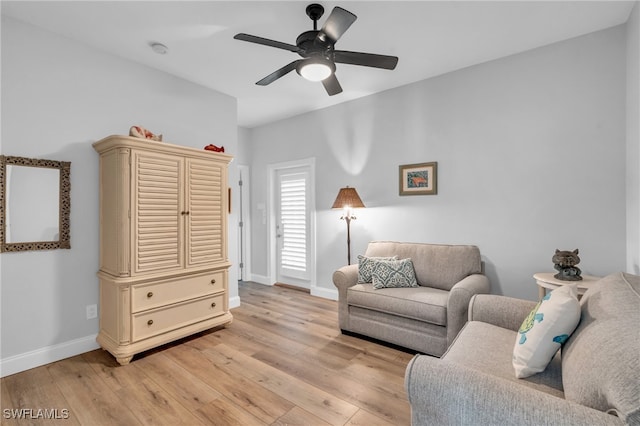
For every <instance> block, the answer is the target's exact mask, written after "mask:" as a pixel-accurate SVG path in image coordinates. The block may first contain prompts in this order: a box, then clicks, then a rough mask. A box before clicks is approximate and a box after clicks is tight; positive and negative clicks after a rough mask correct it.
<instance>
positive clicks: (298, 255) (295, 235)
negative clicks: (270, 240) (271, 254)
mask: <svg viewBox="0 0 640 426" xmlns="http://www.w3.org/2000/svg"><path fill="white" fill-rule="evenodd" d="M299 176H300V175H297V176H296V178H292V177H289V178H288V179H287V178H284V179H282V180H281V181H280V203H281V207H280V214H281V219H280V220H281V224H282V229H281V232H282V251H281V266H282V268H286V269H288V270H291V271H298V272H303V273H304V272H307V206H306V199H307V193H306V191H307V181H306V179H305V178H304V177H302V178H300V177H299Z"/></svg>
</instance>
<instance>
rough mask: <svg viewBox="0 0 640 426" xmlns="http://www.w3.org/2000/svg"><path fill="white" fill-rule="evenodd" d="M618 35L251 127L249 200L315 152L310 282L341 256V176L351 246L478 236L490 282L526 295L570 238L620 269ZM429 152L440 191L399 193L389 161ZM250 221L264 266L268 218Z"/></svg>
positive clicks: (621, 54) (324, 277) (262, 267)
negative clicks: (352, 207) (348, 202)
mask: <svg viewBox="0 0 640 426" xmlns="http://www.w3.org/2000/svg"><path fill="white" fill-rule="evenodd" d="M625 37H626V27H625V26H619V27H615V28H612V29H608V30H605V31H601V32H597V33H592V34H589V35H586V36H582V37H579V38H575V39H571V40H568V41H565V42H560V43H556V44H553V45H549V46H546V47H542V48H538V49H535V50H531V51H528V52H525V53H522V54H518V55H514V56H510V57H506V58H503V59H500V60H496V61H492V62H488V63H484V64H481V65H478V66H474V67H470V68H466V69H462V70H459V71H456V72H452V73H449V74H445V75H442V76H439V77H436V78H431V79H428V80H424V81H421V82H418V83H415V84H411V85H408V86H405V87H402V88H399V89H394V90H390V91H387V92H385V93H381V94H377V95H373V96H369V97H366V98H362V99H359V100H356V101H352V102H349V103H345V104H341V105H338V106H334V107H331V108H327V109H325V110H321V111H317V112H313V113H309V114H305V115H301V116H297V117H294V118H291V119H287V120H283V121H281V122H277V123H274V124H271V125H266V126H262V127H258V128H255V129H252V130H251V131H250V132H248V135H247V139H249V140H250V142H249V143H250V144H251V148H252V149H251V151H252V161H251V165H252V174H253V176H252V210H251V212H252V214H253V215H254V216H256V217H259V216H258V215H259V212H258V211H257V210H256V206H257V204H259V203H267V204H268V201H269V200H267V199H266V180H267V176H266V170H267V166H268V165H269V164H271V163H277V162H282V161H291V160H296V159H303V158H308V157H315V158H316V170H317V178H316V182H317V183H316V188H315V189H316V191H317V194H316V205H317V212H316V224H317V285H318V287H321V288H322V290H323V291H322V292H324V290H327V291H333V290H334V287H333V284H332V282H331V274H332V273H333V271H334V270H335V269H336V268H338V267H340V266H342V265H344V264H345V263H346V247H345V246H346V242H345V240H346V236H345V233H346V230H345V229H344V228H345V225H344V222H343V221H340V220H338V218H339V216H340V212H336V211H332V210H330V206H331V204H332V203H333V200H334V199H335V196H336V194H337V192H338V189H339V188H340V187H342V186H345V185H350V186H353V187H356V188H357V190H358V192H359V194H360V196H361V198H362V199H363V201H364V203H365V205H366V206H367V208H366V209H363V210H360V211H359V212H358V219H357V220H355V221H353V222H352V256H353V257H355V255H356V254H358V253H362V252H363V251H364V250H365V248H366V244H367V242H368V241H370V240H398V241H415V242H429V243H446V244H476V245H478V246H479V247H480V250H481V253H482V255H483V259H484V261H485V262H486V272H487V274H488V276H489V278H490V280H491V285H492V291H493V292H494V293H499V294H505V295H510V296H516V297H523V298H529V299H534V298H535V297H536V294H537V293H536V287H535V284H534V282H533V279H532V274H534V273H535V272H539V271H553V265H552V262H551V256H552V254H553V252H554V250H555V249H556V248H559V249H575V248H579V249H580V254H581V257H582V263H581V264H580V267H582V270H583V272H584V273H586V274H592V275H605V274H608V273H610V272H612V271H619V270H623V269H625V256H626V254H625V253H626V238H625V209H626V197H625V179H626V175H625V149H626V148H625V146H626V145H625V137H626V135H625V114H626V112H625V110H626V97H625V69H626V68H625V67H626V65H625V64H626V62H625V55H626V50H625ZM425 60H428V59H427V58H425ZM400 61H402V58H400ZM363 72H383V71H376V70H363ZM338 73H339V70H338ZM428 161H437V162H438V195H435V196H413V197H401V196H399V195H398V166H399V165H401V164H408V163H420V162H428ZM252 226H253V227H252V230H253V234H252V237H253V240H252V244H253V252H252V259H253V262H252V272H253V273H254V274H256V276H259V277H263V278H264V277H267V276H268V274H269V271H268V267H267V251H268V249H269V247H268V245H267V226H266V225H263V224H262V223H261V222H260V221H259V220H253V221H252Z"/></svg>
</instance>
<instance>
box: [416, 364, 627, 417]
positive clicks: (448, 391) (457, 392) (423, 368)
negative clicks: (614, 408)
mask: <svg viewBox="0 0 640 426" xmlns="http://www.w3.org/2000/svg"><path fill="white" fill-rule="evenodd" d="M405 389H406V391H407V396H408V398H409V403H410V404H411V417H412V424H414V425H429V424H433V425H435V424H449V425H456V424H457V425H560V424H561V425H587V424H589V425H596V424H597V425H624V424H625V423H624V422H623V421H622V420H621V419H620V418H618V417H616V416H613V415H610V414H607V413H604V412H602V411H598V410H595V409H593V408H590V407H586V406H583V405H580V404H577V403H575V402H572V401H568V400H565V399H562V398H559V397H557V396H554V395H550V394H547V393H544V392H541V391H538V390H536V389H533V388H530V387H527V386H524V385H520V384H518V383H514V382H510V381H508V380H505V379H502V378H500V377H496V376H492V375H489V374H486V373H483V372H480V371H478V370H474V369H471V368H467V367H465V366H464V365H461V364H458V363H454V362H447V360H446V359H437V358H433V357H429V356H425V355H417V356H416V357H414V358H413V359H412V360H411V362H410V363H409V365H408V366H407V370H406V374H405Z"/></svg>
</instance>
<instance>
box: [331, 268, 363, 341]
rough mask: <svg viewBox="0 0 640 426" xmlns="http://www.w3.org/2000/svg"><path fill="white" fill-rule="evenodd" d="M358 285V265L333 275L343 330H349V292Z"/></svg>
mask: <svg viewBox="0 0 640 426" xmlns="http://www.w3.org/2000/svg"><path fill="white" fill-rule="evenodd" d="M357 283H358V265H347V266H343V267H342V268H340V269H338V270H337V271H335V272H334V273H333V285H335V286H336V288H337V289H338V323H339V325H340V329H341V330H349V307H348V306H347V290H348V289H349V287H352V286H354V285H356V284H357Z"/></svg>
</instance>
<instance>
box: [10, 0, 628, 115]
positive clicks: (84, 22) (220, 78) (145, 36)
mask: <svg viewBox="0 0 640 426" xmlns="http://www.w3.org/2000/svg"><path fill="white" fill-rule="evenodd" d="M312 2H313V1H310V0H305V1H298V0H296V1H158V2H156V1H135V2H134V1H110V2H102V1H66V2H60V1H40V2H33V1H2V3H1V7H2V14H3V15H7V16H10V17H12V18H15V19H18V20H21V21H24V22H27V23H30V24H33V25H36V26H39V27H42V28H45V29H47V30H50V31H52V32H55V33H58V34H61V35H64V36H66V37H69V38H71V39H74V40H77V41H79V42H80V43H85V44H87V45H89V46H93V47H94V48H95V49H98V50H102V51H105V52H109V53H111V54H114V55H117V56H120V57H123V58H126V59H129V60H132V61H135V62H139V63H142V64H145V65H147V66H149V67H152V68H156V69H159V70H162V71H165V72H168V73H170V74H173V75H176V76H178V77H181V78H183V79H186V80H189V81H192V82H194V83H197V84H200V85H203V86H206V87H209V88H211V89H215V90H217V91H219V92H222V93H226V94H228V95H231V96H233V97H235V98H237V99H238V122H239V125H241V126H244V127H255V126H258V125H262V124H265V123H269V122H273V121H276V120H279V119H282V118H286V117H291V116H294V115H297V114H301V113H304V112H308V111H312V110H316V109H320V108H324V107H328V106H330V105H335V104H337V103H341V102H345V101H348V100H351V99H355V98H359V97H362V96H366V95H370V94H373V93H376V92H380V91H383V90H388V89H391V88H394V87H398V86H402V85H405V84H409V83H412V82H415V81H419V80H423V79H425V78H429V77H433V76H436V75H440V74H443V73H446V72H450V71H453V70H456V69H460V68H464V67H468V66H470V65H474V64H478V63H482V62H486V61H489V60H492V59H496V58H500V57H503V56H507V55H511V54H514V53H518V52H522V51H525V50H529V49H532V48H536V47H539V46H543V45H546V44H550V43H554V42H556V41H560V40H565V39H568V38H572V37H576V36H579V35H583V34H586V33H589V32H593V31H598V30H601V29H604V28H608V27H611V26H615V25H619V24H622V23H625V22H626V21H627V19H628V17H629V14H630V12H631V9H632V8H633V4H634V2H633V1H548V2H543V1H520V2H517V1H493V2H488V1H406V2H401V1H344V2H333V1H331V2H327V1H320V2H319V3H321V4H322V5H323V6H324V7H325V15H324V16H323V17H322V18H321V19H320V22H319V26H320V25H322V23H323V22H324V19H325V18H326V17H327V16H328V15H329V13H330V11H331V9H332V8H333V7H334V6H340V7H342V8H344V9H347V10H349V11H350V12H352V13H354V14H355V15H357V16H358V19H357V21H356V22H355V23H354V24H353V25H352V26H351V28H349V30H348V31H347V32H346V33H345V35H344V36H343V37H342V38H341V39H340V40H339V41H338V42H337V44H336V48H337V49H340V50H352V51H361V52H368V53H378V54H384V55H394V56H398V57H399V58H400V59H399V62H398V66H397V68H396V69H395V70H394V71H387V70H380V69H374V68H367V67H358V66H353V65H345V64H338V65H337V67H338V68H337V71H336V76H337V77H338V79H339V81H340V83H341V85H342V87H343V89H344V92H343V93H341V94H339V95H336V96H332V97H329V96H328V95H327V94H326V92H325V91H324V89H323V87H322V84H320V83H311V82H308V81H306V80H304V79H303V78H301V77H300V76H298V75H297V74H296V73H295V72H292V73H290V74H288V75H286V76H284V77H283V78H281V79H279V80H277V81H276V82H274V83H272V84H271V85H269V86H266V87H261V86H256V85H255V84H254V83H255V82H256V81H258V80H260V79H261V78H263V77H265V76H266V75H268V74H270V73H271V72H273V71H275V70H276V69H278V68H280V67H282V66H283V65H285V64H287V63H289V62H291V61H293V60H295V59H298V56H297V54H295V53H292V52H288V51H285V50H280V49H275V48H271V47H267V46H261V45H256V44H252V43H247V42H243V41H238V40H234V39H233V36H234V35H235V34H236V33H239V32H245V33H248V34H252V35H257V36H261V37H265V38H269V39H273V40H278V41H282V42H286V43H290V44H295V39H296V37H297V36H298V35H299V34H300V33H302V32H304V31H308V30H311V29H312V28H313V22H312V21H311V20H310V19H309V18H308V17H307V15H306V13H305V8H306V6H307V5H308V4H309V3H312ZM151 42H160V43H163V44H165V45H166V46H168V47H169V53H167V54H166V55H158V54H156V53H154V52H153V51H152V50H151V49H150V47H149V43H151Z"/></svg>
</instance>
